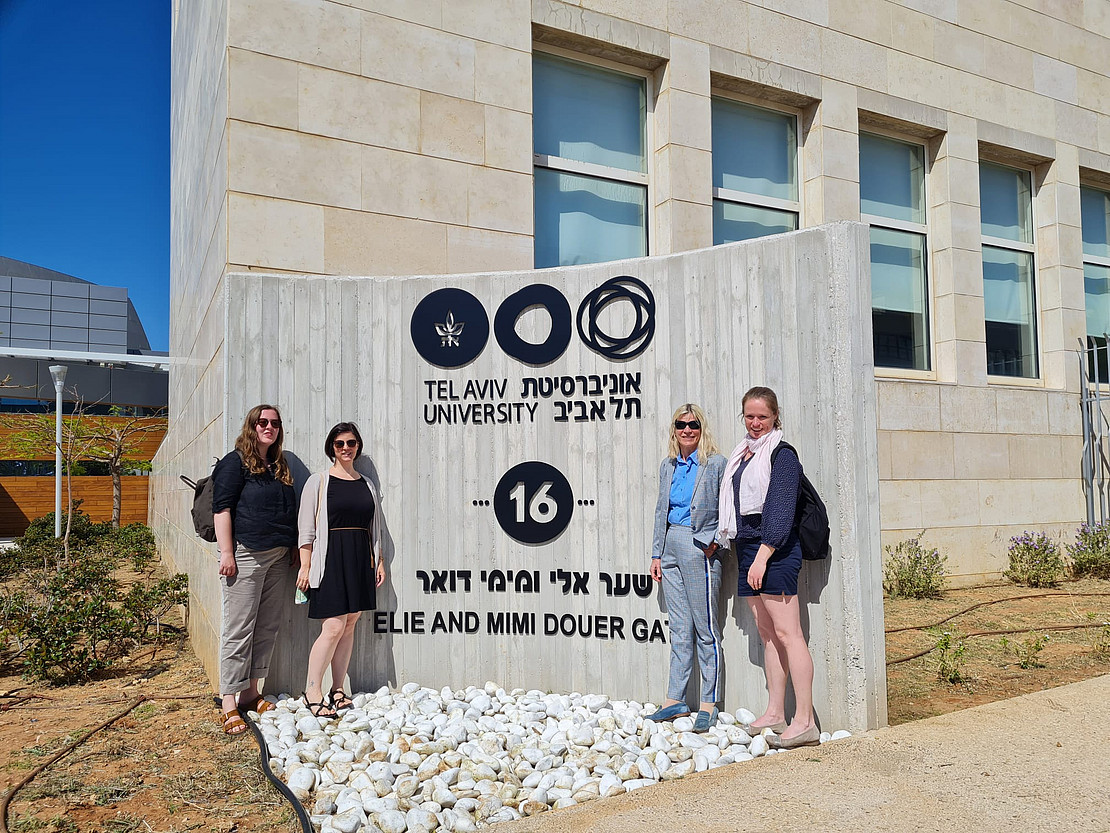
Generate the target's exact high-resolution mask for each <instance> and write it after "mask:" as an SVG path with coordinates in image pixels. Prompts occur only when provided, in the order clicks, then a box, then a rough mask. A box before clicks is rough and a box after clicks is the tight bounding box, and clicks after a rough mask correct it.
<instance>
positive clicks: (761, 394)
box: [740, 386, 782, 428]
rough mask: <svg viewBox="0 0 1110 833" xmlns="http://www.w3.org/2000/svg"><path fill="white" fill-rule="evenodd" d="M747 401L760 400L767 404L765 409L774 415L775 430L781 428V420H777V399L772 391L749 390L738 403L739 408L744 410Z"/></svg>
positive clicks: (756, 388) (757, 387) (764, 389)
mask: <svg viewBox="0 0 1110 833" xmlns="http://www.w3.org/2000/svg"><path fill="white" fill-rule="evenodd" d="M749 399H762V400H763V401H764V402H765V403H766V404H767V408H768V409H769V410H770V411H771V413H772V414H774V415H775V428H782V420H781V419H779V398H778V397H777V396H775V392H774V391H773V390H771V389H770V388H764V387H759V386H756V387H754V388H750V389H749V390H748V392H747V393H745V394H744V399H743V401H742V402H741V403H740V407H741V408H744V407H745V406H746V405H747V404H748V400H749Z"/></svg>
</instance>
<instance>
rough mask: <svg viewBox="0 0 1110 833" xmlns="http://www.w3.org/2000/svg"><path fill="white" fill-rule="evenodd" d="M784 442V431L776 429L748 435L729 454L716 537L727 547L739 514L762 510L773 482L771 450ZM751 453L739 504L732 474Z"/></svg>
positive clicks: (741, 484) (752, 513) (742, 480)
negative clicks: (736, 500) (757, 436)
mask: <svg viewBox="0 0 1110 833" xmlns="http://www.w3.org/2000/svg"><path fill="white" fill-rule="evenodd" d="M781 441H782V431H781V430H780V429H778V428H776V429H775V430H774V431H771V432H770V433H767V434H764V435H763V436H762V437H760V438H759V439H758V440H753V439H752V438H751V437H750V436H747V435H745V436H744V439H743V440H741V441H740V444H739V445H737V446H736V448H734V449H732V454H730V455H729V458H728V465H727V466H725V474H724V477H723V478H722V479H721V495H720V501H719V503H718V507H717V511H718V517H719V521H718V526H717V540H718V541H719V542H720V543H721V544H722V546H726V547H727V546H728V545H729V543H730V542H731V541H732V539H733V538H735V537H736V527H737V520H736V518H737V516H738V515H756V514H760V513H762V512H763V502H764V501H765V500H766V499H767V487H768V485H770V483H771V452H772V451H774V450H775V448H776V447H777V446H778V444H779V443H780V442H781ZM748 452H751V454H752V455H753V456H752V460H751V462H750V463H748V467H747V468H745V469H744V474H743V475H741V477H740V505H739V506H736V504H735V501H734V499H733V498H734V495H733V489H732V476H733V475H734V474H736V470H737V469H738V468H740V464H741V463H742V462H743V461H744V455H745V454H746V453H748Z"/></svg>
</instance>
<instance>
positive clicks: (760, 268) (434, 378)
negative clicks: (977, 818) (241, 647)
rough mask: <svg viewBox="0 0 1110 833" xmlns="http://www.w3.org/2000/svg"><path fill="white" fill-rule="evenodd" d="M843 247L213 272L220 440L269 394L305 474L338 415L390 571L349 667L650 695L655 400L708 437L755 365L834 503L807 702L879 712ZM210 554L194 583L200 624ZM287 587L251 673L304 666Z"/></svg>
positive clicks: (853, 310) (661, 442) (857, 252)
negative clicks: (362, 454) (446, 271)
mask: <svg viewBox="0 0 1110 833" xmlns="http://www.w3.org/2000/svg"><path fill="white" fill-rule="evenodd" d="M866 247H867V233H866V227H865V226H862V225H860V224H854V223H842V224H835V225H832V226H825V227H820V228H815V229H810V230H806V231H801V232H797V233H794V234H790V235H784V236H779V237H774V238H769V239H765V240H760V241H753V242H750V243H745V244H737V245H731V246H724V247H718V248H713V249H705V250H701V251H695V252H689V253H684V254H678V255H672V256H665V257H657V258H645V259H641V260H633V261H622V262H617V263H606V264H598V265H590V266H581V267H572V268H564V269H553V270H546V271H540V272H536V271H525V272H519V273H499V274H489V275H454V276H441V277H417V278H350V277H341V278H320V277H311V278H309V277H298V276H278V275H257V274H249V275H229V276H228V277H227V280H226V290H225V291H226V304H227V309H228V310H229V311H230V312H229V314H228V316H227V331H226V338H225V343H224V350H223V356H224V362H225V367H226V370H225V378H226V391H225V396H226V402H225V408H224V411H225V431H224V434H225V438H226V442H227V447H230V444H231V442H232V440H233V438H234V436H235V435H236V433H237V432H238V429H239V426H240V424H241V422H240V421H241V419H242V415H243V414H244V413H245V412H246V410H247V409H248V408H250V407H251V406H252V405H254V404H256V403H257V402H260V401H267V402H272V403H274V404H277V405H278V406H279V407H280V408H281V409H282V412H283V417H284V421H285V426H286V448H287V450H289V451H290V452H291V453H293V454H294V455H296V457H297V459H298V460H299V462H300V463H302V464H303V465H299V466H298V467H297V469H298V475H299V479H300V480H301V481H303V478H304V477H306V476H307V474H308V473H309V472H311V471H316V470H320V469H322V468H324V467H325V466H326V465H327V460H326V458H325V457H324V456H323V448H322V446H323V440H324V436H325V434H326V432H327V430H328V429H329V428H330V427H331V425H332V424H334V423H335V422H337V421H340V420H353V421H355V422H356V423H357V424H358V425H359V427H360V429H361V431H362V435H363V438H364V440H365V444H366V447H365V451H366V454H367V456H368V459H367V460H366V461H365V463H366V468H365V469H364V471H365V472H366V473H367V474H369V475H370V476H371V477H373V478H374V479H375V480H376V482H377V483H378V484H379V486H380V490H381V493H382V496H383V510H384V521H385V528H386V530H387V544H386V552H387V559H388V579H387V582H386V585H385V587H384V588H382V590H381V591H379V605H378V610H377V611H376V612H373V613H369V614H367V615H366V616H365V617H364V620H363V622H362V623H361V624H360V629H359V632H358V636H357V641H356V647H355V658H354V661H353V663H352V667H351V678H352V684H353V685H354V687H355V689H356V690H361V689H368V688H373V687H376V686H378V685H380V684H382V683H384V682H389V683H395V684H401V683H404V682H407V681H410V680H411V681H418V682H420V683H423V684H427V685H433V686H437V687H438V686H441V685H445V684H446V685H454V686H458V685H462V684H464V683H481V682H484V681H485V680H486V679H492V680H496V681H497V682H499V683H500V684H502V685H504V686H506V687H515V686H520V687H523V688H540V689H552V690H579V691H599V692H605V693H608V694H610V695H612V696H618V697H634V698H638V699H641V700H644V699H652V700H655V701H659V700H660V699H661V698H662V697H663V695H664V693H665V691H664V689H665V681H666V675H667V664H668V658H669V646H668V641H667V640H668V631H667V623H666V622H667V614H666V608H665V604H664V602H663V599H662V597H661V594H660V592H659V588H658V585H655V584H654V583H653V582H651V581H650V579H649V577H648V567H649V563H650V562H649V559H650V547H651V528H652V512H653V506H654V502H655V498H656V494H657V489H658V466H659V461H660V460H661V459H662V457H663V455H664V451H665V448H666V436H667V424H668V421H669V419H670V416H671V413H672V411H673V410H674V408H675V407H676V406H677V405H679V404H681V403H683V402H687V401H693V402H697V403H699V404H701V405H702V406H703V407H704V408H705V409H706V412H707V414H708V417H709V421H710V425H711V427H712V430H713V432H714V434H715V435H716V437H717V438H718V441H719V443H720V445H721V446H722V448H723V450H724V451H725V453H726V454H727V453H728V451H729V450H730V449H731V447H732V446H733V445H734V444H735V442H736V441H737V440H738V439H739V437H740V436H741V433H742V427H741V424H740V420H739V419H738V414H739V412H740V398H741V396H742V394H743V392H744V391H745V390H746V389H747V388H748V387H750V386H751V385H755V384H766V385H769V386H771V387H773V388H774V389H775V390H776V391H777V392H778V394H779V397H780V402H781V405H782V411H783V420H784V423H785V426H784V427H785V434H786V437H787V438H788V439H789V440H790V441H791V442H792V443H794V445H795V446H796V447H797V448H798V449H799V451H800V453H801V457H802V461H803V465H804V466H805V469H806V471H807V473H808V474H809V476H810V478H811V479H812V480H813V481H814V482H815V484H816V485H817V487H818V489H819V490H820V492H821V493H822V495H823V496H824V497H825V499H826V501H827V503H828V505H829V509H830V515H831V519H832V525H833V557H832V558H831V559H830V561H829V562H828V563H815V564H809V563H807V564H806V565H805V566H804V568H803V573H802V581H801V585H800V595H801V597H802V599H803V601H804V603H805V604H804V611H805V612H804V614H803V616H804V624H805V626H806V630H807V633H808V634H809V638H810V644H811V647H812V650H813V654H814V659H815V666H816V683H815V696H816V701H817V708H818V711H819V714H820V716H821V718H822V720H823V721H824V722H825V723H826V725H830V726H834V727H840V726H848V727H851V728H861V727H864V726H876V725H881V724H882V723H884V722H885V719H886V709H885V703H886V696H885V669H884V651H883V628H882V599H881V588H880V570H879V548H878V541H879V527H878V500H877V489H878V487H877V464H876V442H875V422H874V415H875V412H876V411H875V400H874V396H875V394H874V389H875V388H874V378H873V372H872V367H871V364H870V353H871V351H870V342H871V329H870V303H869V291H868V286H869V284H868V270H867V265H866V264H867V262H868V259H867V248H866ZM189 457H190V455H189V454H188V452H187V450H185V452H184V453H182V454H181V455H179V460H183V459H188V458H189ZM203 467H204V466H203V463H200V462H199V461H198V464H197V468H198V470H203ZM165 511H166V514H167V515H176V514H177V512H178V511H180V512H184V511H186V506H185V503H184V502H183V503H182V507H181V508H180V510H177V509H176V508H173V507H169V506H168V504H167V508H166V510H165ZM174 537H175V540H176V541H178V542H180V541H181V538H180V536H174ZM195 549H198V550H199V549H200V547H199V546H197V547H195ZM210 559H211V556H210V555H209V556H208V557H207V558H203V557H202V558H198V559H196V562H195V566H196V567H199V568H201V569H200V572H201V573H202V574H203V575H202V577H201V581H200V582H199V583H198V582H197V580H196V577H195V578H194V592H195V593H197V595H198V596H199V597H201V604H202V605H203V606H205V607H206V608H211V609H210V610H208V611H207V613H206V615H205V617H204V619H205V621H206V622H208V623H209V625H208V627H209V629H210V631H211V630H216V631H218V585H217V584H214V583H213V582H212V581H211V580H210V577H209V576H208V573H209V572H211V573H213V574H214V572H215V571H214V569H211V570H210V569H209V568H210V567H212V564H211V560H210ZM729 562H730V566H731V569H730V570H728V571H727V572H726V578H725V583H724V586H725V588H726V594H725V597H724V599H723V601H722V621H723V622H724V623H725V624H724V627H723V631H724V649H725V685H724V692H725V698H724V699H725V704H726V706H727V707H729V708H736V707H738V706H740V705H745V706H748V707H749V708H752V709H753V710H756V711H758V709H759V708H760V707H761V705H762V704H763V703H764V702H765V697H766V694H765V688H764V677H763V673H762V670H761V669H760V668H758V667H756V666H758V665H760V664H761V662H762V656H761V648H760V645H759V639H758V635H757V634H756V632H755V628H754V623H753V622H752V620H751V618H750V616H749V615H748V613H747V610H746V607H745V606H744V604H743V603H742V602H741V603H739V604H738V603H737V600H736V598H735V597H734V595H733V593H734V588H735V586H736V568H735V562H734V561H733V560H732V559H731V558H730V559H729ZM730 588H731V589H730ZM289 596H290V604H289V607H288V610H287V621H286V623H285V625H284V628H283V631H282V638H281V640H280V647H279V649H278V653H277V655H276V658H275V664H274V667H273V668H272V674H271V679H270V680H269V681H268V685H267V688H268V689H269V690H271V691H276V690H279V689H280V690H286V691H299V690H300V689H301V688H302V687H303V679H304V674H305V663H306V660H307V655H308V648H309V645H310V644H311V642H312V640H313V639H314V638H315V635H316V633H317V632H318V629H317V627H316V626H315V625H314V624H313V623H310V622H308V621H307V620H306V619H305V618H304V613H303V608H294V607H293V605H292V603H291V598H292V584H291V583H290V590H289ZM212 625H215V627H214V628H213V627H212ZM216 636H217V634H216V633H211V632H209V634H208V636H207V639H209V640H212V639H215V638H216ZM202 653H203V652H202ZM212 653H214V651H213V652H212ZM695 679H696V675H695ZM694 699H695V700H696V699H697V695H696V694H694Z"/></svg>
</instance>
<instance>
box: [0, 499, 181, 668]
mask: <svg viewBox="0 0 1110 833" xmlns="http://www.w3.org/2000/svg"><path fill="white" fill-rule="evenodd" d="M47 520H48V521H49V523H47ZM73 520H74V524H73V530H72V531H71V538H70V557H69V558H68V559H65V558H62V557H61V548H60V546H58V545H57V542H56V541H55V540H54V521H53V517H52V516H48V518H40V519H37V520H36V521H35V522H33V523H32V525H31V528H30V529H29V530H28V535H24V536H23V537H22V538H20V539H18V540H17V547H16V550H17V558H16V559H13V561H12V562H11V563H15V564H16V565H17V566H19V567H20V568H21V569H19V570H18V572H16V573H15V577H14V578H13V579H11V580H10V581H9V582H8V586H7V587H6V588H5V589H3V590H0V638H2V640H3V644H4V645H6V646H8V647H9V649H10V652H9V654H8V656H7V657H6V660H7V661H8V662H13V663H14V662H18V664H19V666H20V667H21V669H22V671H23V672H24V673H25V674H26V675H27V676H29V677H32V678H36V679H43V680H47V681H50V682H52V683H57V684H62V683H74V682H83V681H85V680H88V679H89V678H90V677H92V676H93V675H95V674H97V673H98V672H101V671H104V670H106V669H109V668H111V667H112V665H113V664H114V663H115V662H117V661H118V660H119V659H120V658H122V657H124V656H125V655H126V654H127V653H128V652H129V651H130V650H132V648H134V647H135V646H136V645H137V644H140V643H141V642H142V641H143V640H144V639H147V638H148V637H150V636H151V629H152V628H153V629H154V632H155V633H159V632H160V630H161V622H162V618H163V617H164V616H165V615H166V613H167V612H168V611H169V610H170V609H171V608H172V607H173V606H174V605H176V604H184V603H186V602H187V601H188V578H187V577H186V576H185V575H184V574H178V575H176V576H172V577H170V578H163V579H160V580H153V579H152V578H150V577H147V576H143V575H140V576H135V578H136V580H135V581H134V583H132V584H131V586H130V588H129V589H128V590H127V592H126V593H125V592H124V590H123V584H122V582H121V581H120V576H121V573H122V574H125V575H126V574H127V572H128V571H127V569H126V567H125V565H129V566H131V567H132V568H133V569H134V572H135V573H138V572H141V571H143V570H146V569H148V568H149V567H150V565H151V564H152V563H153V561H154V559H155V550H154V546H153V538H152V536H151V535H150V531H149V529H147V528H146V527H145V526H143V525H141V524H131V525H130V526H128V527H124V528H123V529H120V530H118V531H112V529H111V527H110V525H108V524H94V523H92V521H90V520H89V519H88V516H86V515H83V514H81V513H75V514H74V518H73ZM47 531H48V533H49V535H48V536H47V534H46V532H47ZM75 532H76V535H75V534H74V533H75ZM11 563H8V564H6V565H5V566H6V567H10V566H11ZM131 575H133V573H132V574H131ZM128 577H131V576H128Z"/></svg>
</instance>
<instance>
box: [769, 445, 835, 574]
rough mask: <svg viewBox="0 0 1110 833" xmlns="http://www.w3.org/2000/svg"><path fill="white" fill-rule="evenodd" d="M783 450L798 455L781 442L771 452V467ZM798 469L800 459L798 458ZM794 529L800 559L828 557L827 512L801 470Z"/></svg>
mask: <svg viewBox="0 0 1110 833" xmlns="http://www.w3.org/2000/svg"><path fill="white" fill-rule="evenodd" d="M784 448H789V449H790V450H791V451H793V452H794V454H795V455H797V454H798V450H797V449H796V448H794V446H792V445H791V444H790V443H788V442H786V441H785V440H782V441H780V442H779V444H778V445H777V446H776V447H775V450H774V451H772V452H771V465H772V466H773V465H774V464H775V455H776V454H778V453H779V451H781V450H782V449H784ZM798 459H799V462H798V465H799V467H800V466H801V457H799V458H798ZM794 528H795V529H796V530H798V541H799V542H800V543H801V545H802V558H804V559H806V560H807V561H821V560H822V559H825V558H828V557H829V537H830V535H831V530H830V529H829V512H828V510H827V509H826V508H825V502H824V501H823V500H821V496H820V495H819V494H817V490H816V489H815V488H813V484H812V483H810V482H809V478H808V477H806V474H805V470H802V473H801V480H800V483H799V485H798V508H797V510H796V511H795V513H794Z"/></svg>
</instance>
